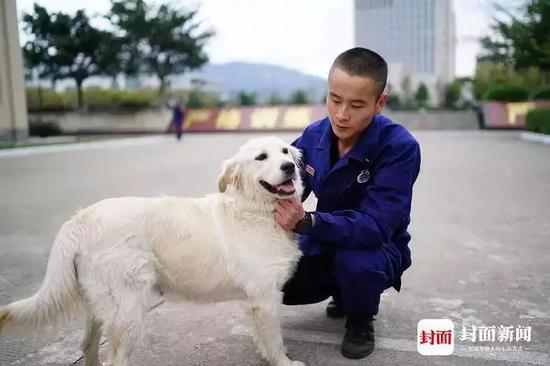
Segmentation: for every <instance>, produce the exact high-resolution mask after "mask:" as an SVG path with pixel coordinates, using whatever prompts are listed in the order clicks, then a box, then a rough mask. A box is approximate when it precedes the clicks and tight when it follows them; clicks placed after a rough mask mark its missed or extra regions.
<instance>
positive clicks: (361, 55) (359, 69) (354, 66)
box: [330, 47, 388, 98]
mask: <svg viewBox="0 0 550 366" xmlns="http://www.w3.org/2000/svg"><path fill="white" fill-rule="evenodd" d="M335 68H339V69H341V70H343V71H345V72H347V73H348V74H350V75H352V76H365V77H369V78H371V79H373V80H374V82H375V83H376V86H377V88H376V94H377V98H378V97H380V95H382V93H383V92H384V89H385V88H386V80H387V79H388V64H387V63H386V61H385V60H384V59H383V58H382V56H380V55H379V54H377V53H376V52H374V51H372V50H369V49H367V48H363V47H355V48H351V49H349V50H347V51H344V52H342V53H341V54H339V55H338V57H336V59H335V60H334V63H333V64H332V67H331V68H330V71H331V72H332V70H334V69H335Z"/></svg>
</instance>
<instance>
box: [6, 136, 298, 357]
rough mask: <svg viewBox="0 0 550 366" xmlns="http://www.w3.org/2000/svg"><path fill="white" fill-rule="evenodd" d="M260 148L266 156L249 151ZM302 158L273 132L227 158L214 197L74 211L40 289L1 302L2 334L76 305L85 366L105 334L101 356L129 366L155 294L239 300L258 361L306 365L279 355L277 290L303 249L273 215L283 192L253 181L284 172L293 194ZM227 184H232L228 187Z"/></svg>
mask: <svg viewBox="0 0 550 366" xmlns="http://www.w3.org/2000/svg"><path fill="white" fill-rule="evenodd" d="M261 153H265V154H266V155H267V157H266V159H264V160H258V159H256V158H257V157H258V156H259V155H260V154H261ZM260 159H261V158H260ZM299 159H300V153H299V151H298V150H297V149H295V148H294V147H292V146H290V145H288V144H287V143H285V142H284V141H282V140H280V139H278V138H275V137H263V138H259V139H254V140H251V141H249V142H248V143H246V144H245V145H244V146H242V147H241V149H240V150H239V152H238V153H237V155H235V156H234V157H233V158H231V159H229V160H227V161H226V162H225V163H224V165H223V172H222V174H221V176H220V178H219V181H218V186H219V190H220V191H221V193H214V194H211V195H207V196H205V197H203V198H198V199H193V198H176V197H157V198H138V197H124V198H114V199H107V200H104V201H101V202H98V203H96V204H94V205H92V206H90V207H88V208H86V209H83V210H80V211H79V212H77V213H76V214H75V215H74V216H73V217H72V218H71V219H70V220H69V221H67V222H65V223H64V224H63V226H62V227H61V229H60V231H59V233H58V235H57V237H56V239H55V241H54V244H53V248H52V251H51V254H50V258H49V262H48V267H47V271H46V275H45V278H44V281H43V284H42V286H41V287H40V289H39V290H38V292H37V293H36V294H35V295H33V296H32V297H29V298H27V299H24V300H20V301H17V302H14V303H12V304H9V305H7V306H4V307H1V308H0V331H1V330H2V327H4V328H5V329H7V328H11V327H23V328H27V329H28V328H34V327H42V326H44V325H46V324H51V323H54V322H55V321H56V320H58V319H59V318H60V317H63V316H66V315H70V314H72V313H75V312H76V311H77V310H79V309H81V310H83V311H85V313H86V314H87V322H86V326H85V334H84V341H83V346H82V348H83V351H84V353H85V356H86V365H87V366H98V365H101V363H100V361H99V358H98V348H99V340H100V337H101V334H102V332H105V334H106V336H107V338H108V340H109V343H110V349H111V353H110V362H111V363H112V364H113V365H114V366H128V365H129V364H130V363H129V362H130V361H129V357H130V354H131V352H132V348H133V345H134V343H135V341H136V340H137V339H138V338H139V336H140V335H141V334H143V329H142V327H143V318H144V316H145V315H146V313H147V312H148V311H150V310H151V309H152V308H154V307H156V306H158V305H160V304H161V303H162V302H163V301H164V299H167V298H168V299H170V300H172V299H183V300H191V301H197V302H218V301H224V300H235V299H237V300H245V301H246V303H248V304H249V305H250V315H251V316H252V320H253V324H254V326H255V337H254V340H255V343H256V346H257V348H258V351H259V352H260V354H261V355H262V356H263V358H265V359H266V360H267V361H268V362H269V363H270V364H271V365H275V366H290V365H292V366H298V365H303V363H302V362H299V361H291V360H290V359H289V358H288V357H287V356H286V354H285V349H284V346H283V341H282V335H281V329H280V319H279V315H278V314H279V307H280V304H281V299H282V293H281V288H282V286H283V284H284V283H285V282H286V280H287V279H288V278H289V277H290V275H291V274H292V272H293V270H294V269H295V266H296V264H297V262H298V260H299V257H300V251H299V249H298V247H297V243H296V240H295V237H294V236H293V234H292V233H291V232H289V231H286V230H284V229H282V228H281V227H280V226H279V225H278V224H277V223H276V222H275V220H274V218H273V211H274V208H275V205H276V200H277V199H278V198H283V197H289V196H288V195H285V194H284V193H281V192H276V193H271V192H269V191H268V190H267V189H266V188H264V186H262V185H261V184H260V181H264V182H267V183H269V184H271V185H273V186H275V185H278V184H280V183H282V182H283V181H286V180H287V179H288V178H290V177H291V178H292V181H293V183H294V187H295V192H294V193H292V192H290V196H295V197H300V195H301V193H302V183H301V181H300V176H299V174H298V169H296V172H295V173H294V174H291V173H289V172H288V171H286V172H285V171H283V169H282V164H284V163H287V164H288V163H290V162H291V163H294V164H296V165H298V164H299ZM228 185H232V186H233V189H231V190H230V191H228V192H225V191H226V189H227V187H228ZM223 192H225V193H223Z"/></svg>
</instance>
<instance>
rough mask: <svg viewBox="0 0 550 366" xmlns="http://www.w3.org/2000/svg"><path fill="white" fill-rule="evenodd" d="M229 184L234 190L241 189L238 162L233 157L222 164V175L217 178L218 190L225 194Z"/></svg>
mask: <svg viewBox="0 0 550 366" xmlns="http://www.w3.org/2000/svg"><path fill="white" fill-rule="evenodd" d="M229 184H233V186H235V189H241V175H240V169H239V162H238V161H237V159H236V158H234V157H233V158H231V159H228V160H226V161H224V162H223V165H222V174H221V175H220V177H219V178H218V190H219V191H220V192H222V193H223V192H225V191H226V190H227V186H228V185H229Z"/></svg>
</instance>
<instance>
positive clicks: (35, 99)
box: [26, 87, 158, 112]
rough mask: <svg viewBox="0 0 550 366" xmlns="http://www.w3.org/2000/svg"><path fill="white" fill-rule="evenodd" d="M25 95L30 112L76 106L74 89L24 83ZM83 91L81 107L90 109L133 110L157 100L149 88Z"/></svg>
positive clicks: (73, 108) (60, 110) (62, 109)
mask: <svg viewBox="0 0 550 366" xmlns="http://www.w3.org/2000/svg"><path fill="white" fill-rule="evenodd" d="M26 95H27V109H28V111H29V112H65V111H74V110H76V109H78V108H77V96H76V91H75V90H73V89H71V90H68V91H64V92H56V91H54V90H51V89H42V90H39V89H38V88H37V87H27V88H26ZM83 95H84V109H85V110H89V111H109V112H118V111H122V112H126V111H135V110H140V109H146V108H150V107H152V106H154V105H155V104H156V103H157V101H158V95H157V93H156V92H154V91H151V90H113V89H101V88H86V89H84V92H83Z"/></svg>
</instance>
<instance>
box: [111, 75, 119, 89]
mask: <svg viewBox="0 0 550 366" xmlns="http://www.w3.org/2000/svg"><path fill="white" fill-rule="evenodd" d="M116 77H117V75H111V78H112V79H111V88H113V89H115V90H118V82H117V80H116Z"/></svg>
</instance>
